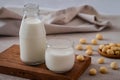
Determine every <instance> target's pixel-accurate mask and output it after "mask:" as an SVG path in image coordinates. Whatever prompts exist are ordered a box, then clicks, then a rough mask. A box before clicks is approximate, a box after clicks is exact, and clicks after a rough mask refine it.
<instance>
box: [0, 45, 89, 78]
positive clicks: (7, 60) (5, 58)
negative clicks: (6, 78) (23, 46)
mask: <svg viewBox="0 0 120 80" xmlns="http://www.w3.org/2000/svg"><path fill="white" fill-rule="evenodd" d="M90 64H91V58H90V57H85V61H83V62H79V61H77V60H76V61H75V65H74V67H73V69H72V70H70V71H69V72H66V73H62V74H57V73H54V72H52V71H50V70H48V69H47V68H46V66H45V64H41V65H39V66H28V65H25V64H24V63H22V62H21V60H20V50H19V46H18V45H13V46H11V47H10V48H8V49H7V50H5V51H3V52H2V53H1V54H0V73H3V74H8V75H14V76H19V77H23V78H28V79H31V80H77V79H78V78H79V77H80V76H81V75H82V73H83V72H84V71H85V70H86V69H87V68H88V66H89V65H90Z"/></svg>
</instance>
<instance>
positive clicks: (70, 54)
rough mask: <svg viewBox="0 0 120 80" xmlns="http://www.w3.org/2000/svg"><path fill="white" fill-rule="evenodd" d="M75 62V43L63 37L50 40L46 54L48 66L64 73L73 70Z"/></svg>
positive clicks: (52, 69)
mask: <svg viewBox="0 0 120 80" xmlns="http://www.w3.org/2000/svg"><path fill="white" fill-rule="evenodd" d="M74 63H75V54H74V48H73V43H72V42H71V41H68V40H63V39H51V40H49V41H48V45H47V50H46V54H45V64H46V66H47V68H48V69H49V70H51V71H54V72H56V73H64V72H67V71H69V70H71V69H72V68H73V66H74Z"/></svg>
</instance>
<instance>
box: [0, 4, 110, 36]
mask: <svg viewBox="0 0 120 80" xmlns="http://www.w3.org/2000/svg"><path fill="white" fill-rule="evenodd" d="M46 12H47V11H46ZM40 15H41V14H40ZM42 17H43V19H42V20H43V21H44V23H45V29H46V33H47V34H56V33H72V32H93V31H101V30H103V29H104V28H106V27H109V26H111V23H110V22H109V21H107V20H102V19H101V16H100V14H99V13H98V12H97V11H96V10H95V8H93V7H92V6H89V5H84V6H80V7H70V8H67V9H63V10H57V11H53V12H50V13H48V14H47V15H46V14H45V15H42ZM21 20H22V15H18V14H17V13H15V12H13V11H10V10H8V9H7V8H1V9H0V35H10V36H18V34H19V28H20V24H21Z"/></svg>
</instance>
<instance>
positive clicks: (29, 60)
mask: <svg viewBox="0 0 120 80" xmlns="http://www.w3.org/2000/svg"><path fill="white" fill-rule="evenodd" d="M38 12H39V6H38V5H36V4H27V5H25V6H24V16H23V19H22V22H21V27H20V31H19V39H20V58H21V60H22V62H24V63H26V64H28V65H38V64H41V63H44V61H45V49H46V32H45V27H44V24H43V22H42V21H41V20H40V18H39V15H38Z"/></svg>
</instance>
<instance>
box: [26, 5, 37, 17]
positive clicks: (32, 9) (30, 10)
mask: <svg viewBox="0 0 120 80" xmlns="http://www.w3.org/2000/svg"><path fill="white" fill-rule="evenodd" d="M38 14H39V6H38V5H36V4H27V5H25V6H24V16H25V18H28V17H32V18H38V17H39V15H38Z"/></svg>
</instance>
